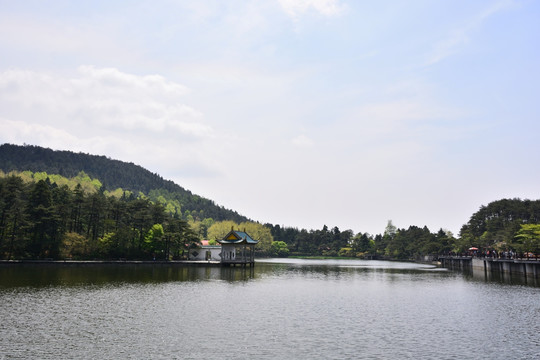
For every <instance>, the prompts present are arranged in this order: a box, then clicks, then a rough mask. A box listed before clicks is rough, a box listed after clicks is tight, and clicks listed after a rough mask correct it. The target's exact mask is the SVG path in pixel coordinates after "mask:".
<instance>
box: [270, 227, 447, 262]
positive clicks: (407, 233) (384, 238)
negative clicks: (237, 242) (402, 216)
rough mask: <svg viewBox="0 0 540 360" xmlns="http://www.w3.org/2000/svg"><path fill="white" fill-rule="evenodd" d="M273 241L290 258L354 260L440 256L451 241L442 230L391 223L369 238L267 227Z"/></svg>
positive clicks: (347, 232)
mask: <svg viewBox="0 0 540 360" xmlns="http://www.w3.org/2000/svg"><path fill="white" fill-rule="evenodd" d="M267 226H268V227H270V229H271V231H272V235H273V237H274V240H275V241H282V242H284V243H285V244H286V245H287V248H288V250H289V252H290V255H296V256H328V257H334V256H343V257H356V258H370V259H371V258H392V259H417V258H419V257H421V256H423V255H436V254H444V253H447V252H449V251H450V250H452V249H453V246H454V243H455V239H454V237H453V236H452V234H451V233H449V232H445V231H443V230H442V229H441V230H439V231H438V232H437V233H431V232H430V231H429V229H428V228H427V227H424V228H419V227H416V226H410V227H409V228H408V229H397V228H395V227H394V226H393V224H392V222H391V221H389V222H388V226H387V227H386V230H385V232H384V234H383V235H375V236H373V235H370V234H368V233H358V234H356V235H354V233H353V231H352V230H345V231H340V230H339V228H338V227H334V228H332V229H329V228H328V227H327V226H323V228H322V229H321V230H311V231H307V230H305V229H302V230H298V229H296V228H282V227H280V226H279V225H271V224H267Z"/></svg>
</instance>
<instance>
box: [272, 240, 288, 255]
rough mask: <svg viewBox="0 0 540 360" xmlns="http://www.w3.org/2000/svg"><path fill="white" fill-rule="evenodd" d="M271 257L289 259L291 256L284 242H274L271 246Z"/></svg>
mask: <svg viewBox="0 0 540 360" xmlns="http://www.w3.org/2000/svg"><path fill="white" fill-rule="evenodd" d="M270 256H274V257H287V256H289V248H288V247H287V244H286V243H285V242H284V241H273V242H272V245H271V246H270Z"/></svg>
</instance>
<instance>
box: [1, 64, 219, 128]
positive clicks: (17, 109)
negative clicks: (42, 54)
mask: <svg viewBox="0 0 540 360" xmlns="http://www.w3.org/2000/svg"><path fill="white" fill-rule="evenodd" d="M187 92H188V89H187V88H186V87H185V86H183V85H180V84H177V83H175V82H172V81H168V80H167V79H165V78H164V77H162V76H159V75H147V76H139V75H133V74H127V73H123V72H121V71H119V70H117V69H113V68H104V69H98V68H94V67H89V66H82V67H80V68H79V70H78V74H77V76H75V77H71V78H66V77H62V76H52V75H50V74H45V73H40V72H31V71H25V70H8V71H6V72H4V73H1V74H0V96H1V99H0V104H2V108H3V109H4V116H5V111H6V109H7V110H8V111H9V110H10V114H11V116H12V117H14V119H28V118H27V117H28V116H30V115H31V114H32V113H34V116H36V118H38V117H39V119H40V121H42V122H50V123H51V124H55V126H58V127H60V128H64V129H71V130H72V131H77V129H80V130H82V131H83V132H89V133H90V134H92V133H94V132H95V131H103V130H104V129H109V130H111V131H114V130H126V131H151V132H157V133H167V134H168V135H172V134H177V135H182V136H187V137H204V136H211V133H212V129H211V128H210V126H208V125H207V124H205V123H203V122H202V114H201V113H200V112H199V111H197V110H195V109H194V108H192V107H190V106H188V105H186V104H182V100H183V96H184V95H185V94H186V93H187ZM36 110H39V111H36ZM0 115H1V114H0ZM31 120H34V119H31ZM93 125H99V129H96V130H94V127H95V126H93ZM77 132H78V131H77ZM79 133H80V132H79Z"/></svg>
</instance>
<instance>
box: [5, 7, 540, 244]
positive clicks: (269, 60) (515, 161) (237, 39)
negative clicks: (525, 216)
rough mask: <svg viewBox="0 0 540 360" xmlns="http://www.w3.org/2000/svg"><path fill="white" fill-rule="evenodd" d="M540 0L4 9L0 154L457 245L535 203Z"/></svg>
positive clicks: (259, 212) (287, 215) (256, 212)
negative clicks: (93, 163) (92, 162)
mask: <svg viewBox="0 0 540 360" xmlns="http://www.w3.org/2000/svg"><path fill="white" fill-rule="evenodd" d="M538 19H540V2H538V1H534V0H478V1H469V0H456V1H442V0H441V1H438V0H411V1H392V0H385V1H360V0H355V1H352V0H242V1H239V0H227V1H219V0H193V1H187V0H186V1H183V0H164V1H156V0H151V1H150V0H148V1H145V0H133V1H87V2H82V1H69V0H51V1H46V2H44V1H30V0H28V1H27V0H21V1H11V0H9V1H6V0H0V143H12V144H20V145H22V144H31V145H39V146H43V147H48V148H51V149H55V150H71V151H75V152H84V153H90V154H96V155H105V156H108V157H111V158H113V159H118V160H122V161H127V162H133V163H135V164H138V165H141V166H143V167H144V168H146V169H148V170H150V171H152V172H154V173H158V174H160V175H161V176H163V177H164V178H165V179H170V180H172V181H174V182H176V183H177V184H179V185H180V186H182V187H184V188H186V189H188V190H190V191H192V192H193V193H195V194H198V195H201V196H203V197H205V198H209V199H212V200H214V201H215V202H216V203H217V204H219V205H222V206H224V207H226V208H230V209H233V210H235V211H238V212H239V213H240V214H242V215H245V216H247V217H249V218H251V219H253V220H255V221H259V222H261V223H272V224H279V225H282V226H291V227H298V228H306V229H308V230H309V229H321V228H322V227H323V226H324V225H327V226H328V227H329V228H331V227H334V226H337V227H338V228H339V229H340V230H341V231H343V230H346V229H351V230H353V231H354V233H358V232H368V233H370V234H379V233H382V232H384V229H385V227H386V225H387V223H388V220H392V222H393V224H394V225H395V226H397V227H398V228H408V227H409V226H410V225H416V226H420V227H422V226H424V225H425V226H428V228H429V229H430V230H431V231H432V232H436V231H438V230H439V229H440V228H443V229H446V230H450V231H452V232H453V233H454V234H455V235H457V234H458V233H459V230H460V228H461V226H462V225H463V224H465V223H466V222H467V221H468V220H469V218H470V216H471V215H472V214H473V213H474V212H476V211H477V210H478V209H479V208H480V206H482V205H487V204H488V203H490V202H492V201H495V200H499V199H503V198H516V197H518V198H522V199H539V198H540V166H539V163H540V157H539V155H540V141H538V140H537V138H538V137H539V134H540V118H539V115H540V91H539V89H538V88H539V84H540V69H539V64H540V46H538V45H539V44H540V21H538Z"/></svg>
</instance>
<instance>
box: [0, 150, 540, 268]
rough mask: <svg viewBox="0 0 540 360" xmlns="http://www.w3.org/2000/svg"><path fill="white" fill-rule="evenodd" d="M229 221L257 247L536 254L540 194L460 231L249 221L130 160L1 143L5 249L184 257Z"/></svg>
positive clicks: (479, 217) (376, 253) (371, 254)
mask: <svg viewBox="0 0 540 360" xmlns="http://www.w3.org/2000/svg"><path fill="white" fill-rule="evenodd" d="M54 171H58V173H54ZM231 227H233V228H237V229H246V231H247V232H248V233H250V234H251V235H252V237H253V238H255V239H258V240H260V243H259V245H258V247H257V253H258V255H260V256H324V257H336V256H337V257H350V258H381V259H384V258H388V259H418V258H420V257H423V256H425V255H438V254H466V253H467V251H468V249H469V248H471V247H478V248H479V249H480V250H484V251H485V250H496V251H506V250H513V251H515V252H521V253H536V254H539V253H540V200H535V201H533V200H521V199H502V200H498V201H494V202H492V203H490V204H488V205H487V206H482V207H481V208H480V209H479V211H477V212H476V213H474V214H473V215H472V216H471V218H470V220H469V221H468V222H467V223H466V224H465V225H463V227H462V228H461V231H460V233H459V236H458V237H457V238H455V237H454V236H453V234H451V233H450V232H449V231H445V230H443V229H439V230H438V231H437V232H434V233H432V232H431V231H430V230H429V229H428V228H427V227H425V226H424V227H417V226H414V225H413V226H409V227H408V228H402V229H398V228H396V227H395V226H394V225H393V224H392V222H391V221H389V222H388V225H387V226H386V228H385V229H384V232H383V233H381V234H376V235H372V234H368V233H362V232H360V233H357V234H354V232H353V231H352V230H344V231H341V230H340V229H339V228H338V227H333V228H329V227H327V226H326V225H325V226H323V228H322V229H320V230H306V229H298V228H294V227H282V226H280V225H273V224H264V225H262V224H259V223H254V222H252V221H249V220H248V219H247V218H246V217H244V216H241V215H239V214H238V213H237V212H235V211H232V210H228V209H224V208H223V207H219V206H217V205H215V204H214V203H213V202H212V201H211V200H208V199H204V198H202V197H199V196H197V195H193V194H192V193H191V192H189V191H186V190H184V189H183V188H181V187H180V186H178V185H176V184H174V183H172V182H170V181H166V180H163V179H162V178H161V177H160V176H158V175H157V174H152V173H150V172H149V171H147V170H145V169H143V168H141V167H139V166H136V165H134V164H127V163H123V162H120V161H115V160H111V159H108V158H106V157H103V156H93V155H88V154H75V153H73V152H69V151H53V150H50V149H44V148H41V147H36V146H16V145H8V144H4V145H0V257H1V258H44V257H45V258H81V259H82V258H130V259H135V258H137V259H150V258H154V257H156V258H163V259H169V258H180V257H182V255H183V253H184V251H185V250H186V247H189V246H196V244H197V243H198V241H200V240H203V239H208V240H215V239H217V238H219V237H220V236H223V235H224V234H226V233H227V232H228V231H230V228H231Z"/></svg>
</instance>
